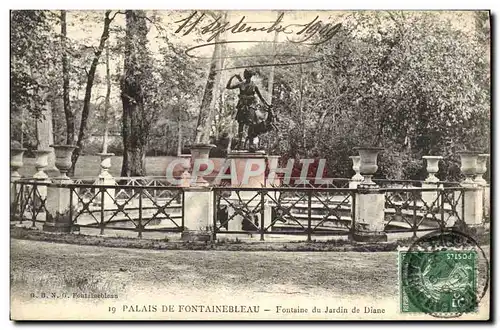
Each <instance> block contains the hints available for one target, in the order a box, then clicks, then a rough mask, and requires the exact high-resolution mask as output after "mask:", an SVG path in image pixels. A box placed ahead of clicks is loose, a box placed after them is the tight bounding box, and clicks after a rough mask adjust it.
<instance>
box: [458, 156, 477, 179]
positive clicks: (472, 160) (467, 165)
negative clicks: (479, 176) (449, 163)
mask: <svg viewBox="0 0 500 330" xmlns="http://www.w3.org/2000/svg"><path fill="white" fill-rule="evenodd" d="M459 155H460V161H461V166H460V170H461V171H462V173H463V174H464V175H465V180H464V182H465V183H474V180H473V178H474V176H475V175H476V171H477V159H478V153H477V152H474V151H462V152H460V153H459Z"/></svg>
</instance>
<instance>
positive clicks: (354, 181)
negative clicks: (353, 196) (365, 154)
mask: <svg viewBox="0 0 500 330" xmlns="http://www.w3.org/2000/svg"><path fill="white" fill-rule="evenodd" d="M349 158H350V159H352V169H353V170H354V172H356V174H354V175H353V177H352V178H351V180H349V189H356V188H358V185H359V184H360V183H361V182H362V181H363V176H362V175H361V173H360V168H359V167H360V165H361V156H349Z"/></svg>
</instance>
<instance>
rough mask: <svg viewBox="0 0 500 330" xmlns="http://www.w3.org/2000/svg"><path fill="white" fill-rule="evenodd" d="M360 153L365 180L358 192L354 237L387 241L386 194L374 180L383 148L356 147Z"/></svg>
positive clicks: (357, 239)
mask: <svg viewBox="0 0 500 330" xmlns="http://www.w3.org/2000/svg"><path fill="white" fill-rule="evenodd" d="M356 149H357V150H358V151H359V155H360V173H361V175H362V176H363V181H362V182H361V183H360V184H359V185H358V187H357V192H356V207H355V209H354V222H355V224H356V225H355V226H357V227H355V230H354V231H353V239H354V240H356V241H361V242H386V241H387V234H386V233H385V232H384V228H385V223H384V220H385V194H384V193H383V192H381V191H380V188H379V186H377V185H376V184H375V183H374V182H373V181H372V179H371V178H372V176H373V175H374V174H375V173H376V172H377V169H378V165H377V156H378V153H379V152H381V151H382V150H384V149H383V148H373V147H361V148H356Z"/></svg>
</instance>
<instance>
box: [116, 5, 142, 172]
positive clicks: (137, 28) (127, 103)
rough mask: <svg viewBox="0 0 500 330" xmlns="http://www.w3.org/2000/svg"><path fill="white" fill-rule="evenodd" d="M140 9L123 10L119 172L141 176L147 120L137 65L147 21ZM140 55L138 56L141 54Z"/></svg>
mask: <svg viewBox="0 0 500 330" xmlns="http://www.w3.org/2000/svg"><path fill="white" fill-rule="evenodd" d="M139 13H140V11H134V10H127V11H126V14H125V16H126V33H125V60H124V65H123V70H124V74H123V77H122V81H121V99H122V104H123V119H122V120H123V124H122V137H123V163H122V171H121V176H145V175H146V167H145V158H146V147H147V142H148V133H149V129H148V126H149V124H148V123H147V122H146V120H145V116H144V111H146V110H145V108H144V94H143V86H142V83H141V79H144V77H145V76H147V74H145V73H144V72H143V69H144V68H142V67H141V65H140V63H141V61H145V60H147V59H146V58H143V56H145V55H144V51H145V49H146V44H147V25H146V21H145V18H144V14H143V13H140V14H139ZM141 55H142V56H141Z"/></svg>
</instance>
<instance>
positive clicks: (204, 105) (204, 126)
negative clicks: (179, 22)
mask: <svg viewBox="0 0 500 330" xmlns="http://www.w3.org/2000/svg"><path fill="white" fill-rule="evenodd" d="M214 41H215V45H214V52H213V54H212V61H211V62H210V70H209V72H208V78H207V83H206V85H205V91H204V93H203V99H202V101H201V106H200V114H199V115H198V123H197V125H196V138H195V141H196V143H208V142H209V140H210V128H211V124H212V122H211V121H212V119H213V116H212V113H213V108H212V107H211V104H212V100H213V98H214V85H215V82H216V79H217V76H218V71H217V67H218V65H219V64H220V61H218V60H217V57H220V56H219V54H220V47H221V45H220V44H218V42H219V35H217V37H216V38H215V40H214Z"/></svg>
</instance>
